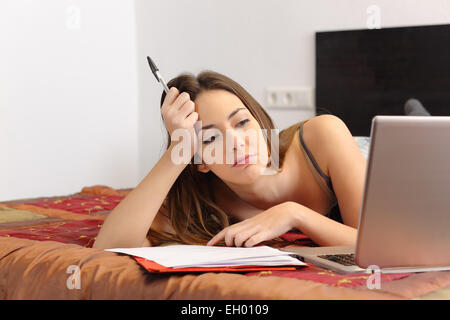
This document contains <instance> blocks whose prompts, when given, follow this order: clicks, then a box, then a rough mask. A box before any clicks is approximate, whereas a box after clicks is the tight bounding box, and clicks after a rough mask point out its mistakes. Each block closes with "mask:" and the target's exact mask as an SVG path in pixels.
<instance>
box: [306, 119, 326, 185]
mask: <svg viewBox="0 0 450 320" xmlns="http://www.w3.org/2000/svg"><path fill="white" fill-rule="evenodd" d="M305 123H306V122H303V123H302V124H301V125H300V127H299V129H298V131H299V135H300V142H301V144H302V147H303V149H304V150H305V152H306V154H307V155H308V158H309V160H311V163H312V164H313V166H314V168H315V169H316V171H317V172H318V173H319V174H320V176H321V177H322V178H323V179H324V180H325V182H326V183H327V186H328V188H329V189H330V190H331V191H333V185H332V184H331V179H330V177H328V176H327V175H326V174H325V173H323V171H322V170H321V169H320V167H319V165H318V164H317V161H316V160H315V159H314V156H313V155H312V153H311V151H309V149H308V147H307V146H306V143H305V141H304V140H303V125H304V124H305Z"/></svg>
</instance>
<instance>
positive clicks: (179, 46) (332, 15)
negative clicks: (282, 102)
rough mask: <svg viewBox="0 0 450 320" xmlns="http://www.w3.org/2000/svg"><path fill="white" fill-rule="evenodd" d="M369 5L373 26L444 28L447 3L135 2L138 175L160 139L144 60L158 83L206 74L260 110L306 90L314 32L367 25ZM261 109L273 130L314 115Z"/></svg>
mask: <svg viewBox="0 0 450 320" xmlns="http://www.w3.org/2000/svg"><path fill="white" fill-rule="evenodd" d="M372 4H376V5H377V6H378V7H379V8H380V9H381V27H395V26H410V25H426V24H447V23H450V1H449V0H432V1H423V0H378V1H373V0H315V1H309V0H308V1H307V0H227V1H213V0H164V1H162V0H161V1H151V2H150V1H146V0H137V5H136V6H137V26H138V28H137V31H138V66H139V87H140V105H139V108H140V109H139V117H140V118H139V137H140V142H139V146H140V147H139V150H140V152H141V155H140V161H141V162H140V167H139V168H140V171H139V173H140V177H142V178H143V177H144V176H145V174H146V173H148V171H149V170H150V169H151V168H152V166H153V165H154V164H155V163H156V161H157V160H158V159H159V157H160V155H161V153H162V150H163V147H164V139H165V131H164V127H163V125H162V122H161V121H160V119H161V117H160V114H159V109H158V107H159V101H160V97H161V93H162V89H161V87H160V84H159V83H157V82H156V80H155V78H154V77H153V75H152V73H151V72H150V70H149V69H148V66H147V65H146V61H145V56H146V55H150V56H151V57H152V58H153V59H154V60H155V63H156V64H157V65H158V66H159V68H160V71H161V73H162V75H163V77H165V79H166V81H169V80H170V79H172V78H174V77H176V76H177V75H179V74H180V73H182V72H184V71H189V72H192V73H194V74H198V73H199V72H200V71H202V70H204V69H212V70H214V71H217V72H221V73H223V74H225V75H227V76H229V77H231V78H232V79H234V80H235V81H237V82H238V83H240V84H241V85H243V86H244V87H245V88H246V89H247V90H248V91H249V92H250V94H252V95H253V96H254V97H255V99H256V100H258V101H259V102H260V103H261V105H262V106H263V107H264V106H265V105H266V102H265V98H264V90H265V88H267V87H272V86H274V87H278V86H310V87H314V83H315V69H314V63H315V60H314V57H315V47H314V33H315V32H316V31H328V30H346V29H364V28H367V19H368V16H369V15H368V14H367V13H366V10H367V8H368V6H369V5H372ZM156 13H158V14H156ZM267 111H268V112H269V114H270V115H271V116H272V117H273V119H274V121H275V123H276V124H277V126H278V127H279V128H284V127H286V126H288V125H290V124H292V123H295V122H298V121H301V120H302V119H304V118H306V117H310V116H313V115H314V112H311V111H305V110H300V109H298V110H295V111H294V110H282V111H281V110H280V111H279V110H273V109H267Z"/></svg>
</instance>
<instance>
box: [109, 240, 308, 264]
mask: <svg viewBox="0 0 450 320" xmlns="http://www.w3.org/2000/svg"><path fill="white" fill-rule="evenodd" d="M105 251H112V252H120V253H125V254H129V255H133V256H137V257H142V258H145V259H147V260H151V261H154V262H156V263H158V264H160V265H163V266H165V267H173V268H180V267H203V266H237V265H271V266H273V265H297V266H299V265H305V263H303V262H302V261H300V260H298V259H296V258H293V257H291V256H289V252H286V251H281V250H278V249H274V248H271V247H268V246H257V247H251V248H242V247H216V246H195V245H171V246H163V247H139V248H114V249H106V250H105Z"/></svg>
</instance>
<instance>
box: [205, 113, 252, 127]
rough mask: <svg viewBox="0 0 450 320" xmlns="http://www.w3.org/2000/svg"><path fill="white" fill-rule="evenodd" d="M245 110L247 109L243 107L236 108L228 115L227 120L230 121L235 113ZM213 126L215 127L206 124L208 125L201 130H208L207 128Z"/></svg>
mask: <svg viewBox="0 0 450 320" xmlns="http://www.w3.org/2000/svg"><path fill="white" fill-rule="evenodd" d="M245 109H247V108H245V107H240V108H237V109H236V110H234V111H233V112H231V113H230V114H229V115H228V118H227V120H230V119H231V118H232V117H233V116H234V115H235V114H236V113H238V112H239V111H240V110H245ZM215 126H216V125H215V124H214V123H212V124H208V125H206V126H203V127H202V130H205V129H209V128H212V127H215Z"/></svg>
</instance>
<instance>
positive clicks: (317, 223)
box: [293, 203, 358, 247]
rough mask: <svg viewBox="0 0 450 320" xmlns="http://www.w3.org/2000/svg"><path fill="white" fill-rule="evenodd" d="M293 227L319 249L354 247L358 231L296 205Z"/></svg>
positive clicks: (294, 204)
mask: <svg viewBox="0 0 450 320" xmlns="http://www.w3.org/2000/svg"><path fill="white" fill-rule="evenodd" d="M293 206H295V207H296V208H294V209H293V210H294V212H295V214H294V217H295V218H294V223H293V225H294V227H295V228H297V229H299V230H301V231H302V232H303V233H304V234H305V235H307V236H308V237H309V238H310V239H311V240H312V241H314V242H315V243H317V244H318V245H319V246H321V247H328V246H354V245H356V237H357V234H358V230H357V229H355V228H352V227H350V226H347V225H345V224H342V223H339V222H337V221H334V220H332V219H330V218H328V217H325V216H324V215H322V214H320V213H318V212H316V211H314V210H312V209H310V208H308V207H306V206H303V205H301V204H298V203H293Z"/></svg>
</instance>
